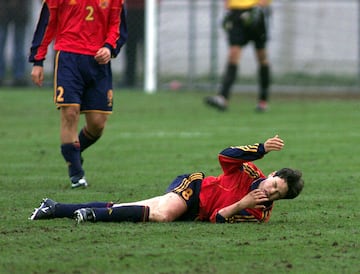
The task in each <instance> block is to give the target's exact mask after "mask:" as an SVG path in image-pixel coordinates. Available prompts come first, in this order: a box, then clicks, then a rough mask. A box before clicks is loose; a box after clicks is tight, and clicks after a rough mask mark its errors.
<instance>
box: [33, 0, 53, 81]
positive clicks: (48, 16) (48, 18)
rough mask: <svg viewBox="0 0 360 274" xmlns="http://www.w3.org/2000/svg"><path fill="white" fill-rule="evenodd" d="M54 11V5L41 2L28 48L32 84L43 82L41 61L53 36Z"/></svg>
mask: <svg viewBox="0 0 360 274" xmlns="http://www.w3.org/2000/svg"><path fill="white" fill-rule="evenodd" d="M56 11H57V10H56V7H53V8H52V9H50V8H49V6H48V4H47V2H46V1H44V2H43V5H42V8H41V13H40V17H39V21H38V24H37V26H36V29H35V32H34V36H33V40H32V44H31V48H30V55H29V62H30V63H33V64H34V66H33V69H32V71H31V78H32V81H33V82H34V84H36V85H38V86H42V84H43V81H44V68H43V63H44V60H45V56H46V53H47V49H48V46H49V44H50V43H51V41H52V40H53V38H54V37H55V28H56V24H57V21H56V20H57V18H56Z"/></svg>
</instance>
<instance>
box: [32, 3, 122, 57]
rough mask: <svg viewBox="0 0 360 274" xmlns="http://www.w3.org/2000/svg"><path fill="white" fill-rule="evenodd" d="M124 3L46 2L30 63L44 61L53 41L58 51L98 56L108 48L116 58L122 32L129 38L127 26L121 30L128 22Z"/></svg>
mask: <svg viewBox="0 0 360 274" xmlns="http://www.w3.org/2000/svg"><path fill="white" fill-rule="evenodd" d="M123 1H124V0H45V1H44V4H43V7H42V11H41V14H40V18H39V22H38V25H37V29H36V31H35V34H34V39H33V43H32V48H31V55H30V58H29V61H30V62H37V61H42V60H44V59H45V56H46V53H47V48H48V46H49V44H50V43H51V42H52V41H53V40H55V42H54V49H55V50H60V51H66V52H71V53H77V54H84V55H95V54H96V52H97V51H98V50H99V49H100V48H101V47H104V46H107V47H108V48H109V49H110V50H111V51H112V56H113V57H115V56H116V55H117V53H118V51H116V49H117V48H118V47H119V41H120V40H121V35H122V33H121V31H122V30H124V31H125V32H126V37H127V30H126V26H125V28H122V27H121V23H122V20H125V15H124V14H123V8H124V5H123ZM126 37H125V40H126ZM122 38H124V37H122ZM124 43H125V41H123V43H122V44H124ZM122 44H121V46H122ZM119 50H120V49H119Z"/></svg>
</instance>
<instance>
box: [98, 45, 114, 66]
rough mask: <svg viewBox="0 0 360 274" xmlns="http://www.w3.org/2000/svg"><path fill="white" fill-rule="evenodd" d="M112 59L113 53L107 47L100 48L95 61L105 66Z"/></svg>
mask: <svg viewBox="0 0 360 274" xmlns="http://www.w3.org/2000/svg"><path fill="white" fill-rule="evenodd" d="M110 59H111V52H110V49H108V48H107V47H102V48H100V49H99V50H98V51H97V53H96V55H95V60H96V61H97V62H98V63H99V64H100V65H105V64H107V63H109V62H110Z"/></svg>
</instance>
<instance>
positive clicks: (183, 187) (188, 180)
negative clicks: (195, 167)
mask: <svg viewBox="0 0 360 274" xmlns="http://www.w3.org/2000/svg"><path fill="white" fill-rule="evenodd" d="M202 179H204V174H203V173H201V172H196V173H192V174H190V175H189V177H188V178H184V179H183V180H182V182H181V184H180V185H179V186H178V187H176V188H174V190H173V192H175V193H180V192H182V191H184V190H186V189H187V188H188V187H189V185H190V183H191V182H192V181H195V180H202Z"/></svg>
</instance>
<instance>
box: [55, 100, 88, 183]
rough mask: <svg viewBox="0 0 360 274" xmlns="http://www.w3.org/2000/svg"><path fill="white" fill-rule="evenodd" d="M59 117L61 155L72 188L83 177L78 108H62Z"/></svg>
mask: <svg viewBox="0 0 360 274" xmlns="http://www.w3.org/2000/svg"><path fill="white" fill-rule="evenodd" d="M60 115H61V126H60V140H61V153H62V155H63V157H64V159H65V161H66V163H67V164H68V172H69V177H70V180H71V183H72V186H73V187H74V185H75V184H77V183H78V182H79V180H81V179H82V178H83V177H84V175H85V172H84V170H83V168H82V165H81V154H80V143H79V139H78V135H77V128H78V123H79V118H80V106H79V105H75V106H63V107H61V108H60Z"/></svg>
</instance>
